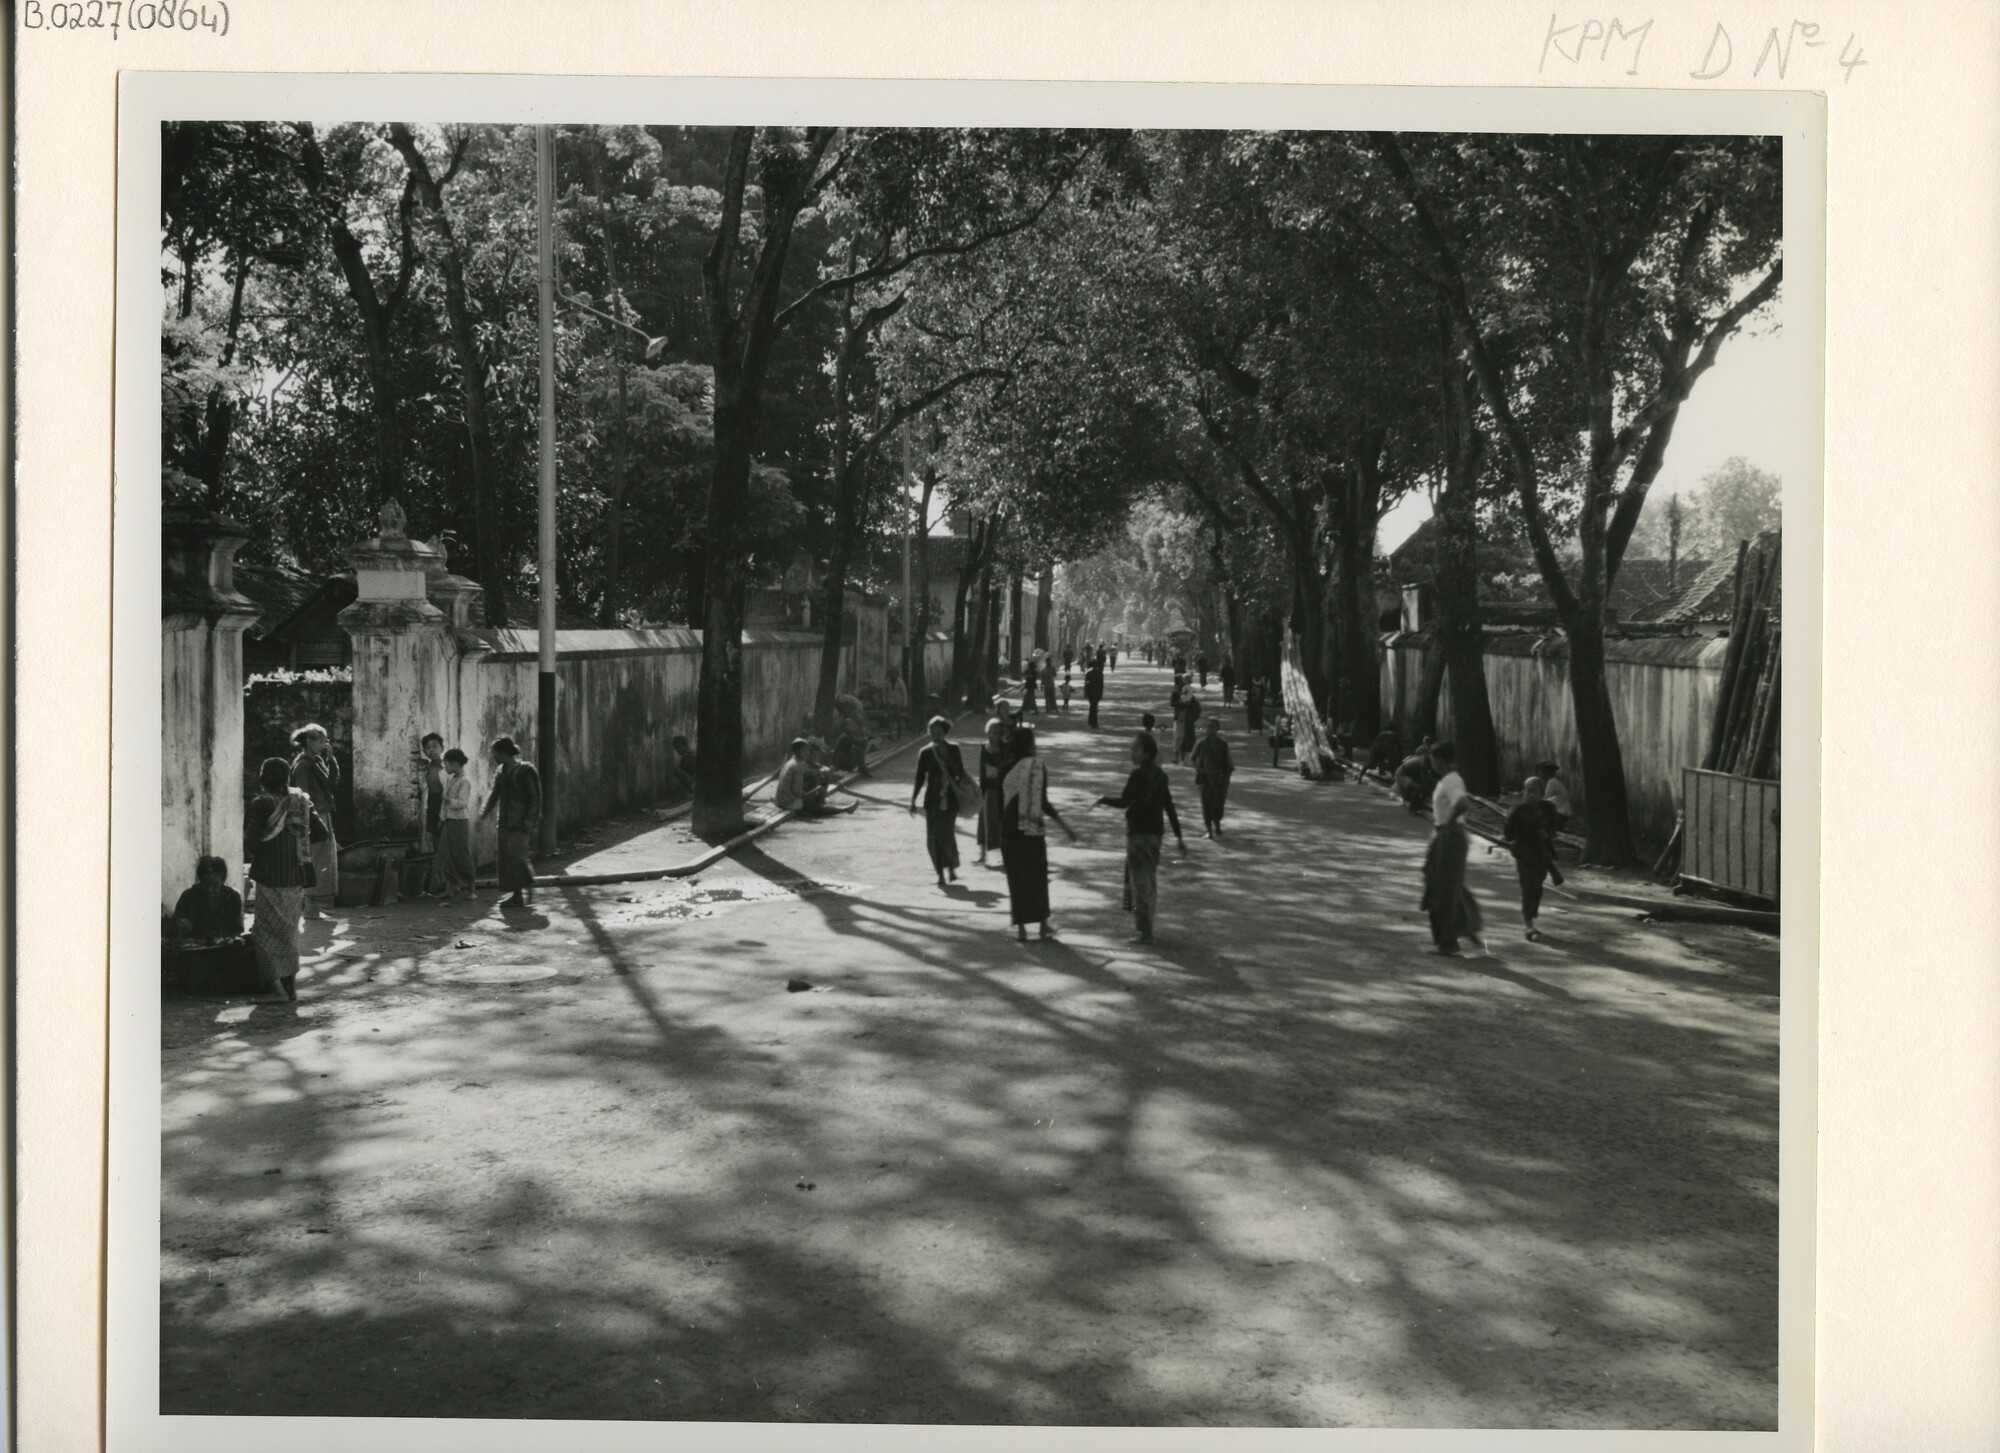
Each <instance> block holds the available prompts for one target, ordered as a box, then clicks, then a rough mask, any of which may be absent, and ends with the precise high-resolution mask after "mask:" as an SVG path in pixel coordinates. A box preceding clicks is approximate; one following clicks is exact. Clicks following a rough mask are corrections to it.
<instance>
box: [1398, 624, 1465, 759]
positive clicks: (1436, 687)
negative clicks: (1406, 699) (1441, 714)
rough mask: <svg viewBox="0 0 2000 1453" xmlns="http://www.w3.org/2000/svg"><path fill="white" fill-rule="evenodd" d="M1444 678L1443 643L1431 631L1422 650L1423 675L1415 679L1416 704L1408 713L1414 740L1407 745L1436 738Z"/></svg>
mask: <svg viewBox="0 0 2000 1453" xmlns="http://www.w3.org/2000/svg"><path fill="white" fill-rule="evenodd" d="M1444 676H1445V653H1444V643H1443V642H1442V641H1440V640H1439V639H1438V636H1437V632H1436V631H1435V630H1433V631H1432V632H1431V641H1430V645H1429V646H1427V647H1425V649H1424V669H1423V674H1422V675H1420V676H1418V677H1417V704H1416V707H1415V709H1414V710H1413V711H1412V712H1411V713H1410V731H1411V733H1412V734H1413V737H1414V740H1412V741H1411V742H1410V743H1409V744H1408V745H1410V746H1415V745H1416V743H1417V742H1420V741H1422V740H1423V739H1424V738H1425V737H1431V738H1433V739H1435V738H1436V736H1437V734H1438V702H1439V701H1440V700H1441V699H1442V697H1443V696H1444ZM1454 709H1456V703H1454Z"/></svg>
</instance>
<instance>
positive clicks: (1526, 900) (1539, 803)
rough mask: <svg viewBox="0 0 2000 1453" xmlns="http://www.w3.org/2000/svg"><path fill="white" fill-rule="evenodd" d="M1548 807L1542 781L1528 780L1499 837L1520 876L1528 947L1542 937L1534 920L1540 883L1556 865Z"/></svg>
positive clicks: (1540, 899)
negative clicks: (1511, 856) (1543, 797)
mask: <svg viewBox="0 0 2000 1453" xmlns="http://www.w3.org/2000/svg"><path fill="white" fill-rule="evenodd" d="M1547 806H1548V804H1547V803H1545V802H1544V801H1543V800H1542V779H1541V778H1539V777H1530V778H1529V779H1528V780H1527V781H1525V782H1523V783H1522V784H1521V801H1520V803H1519V804H1518V805H1517V806H1516V807H1515V808H1514V810H1513V811H1512V812H1510V813H1508V814H1507V826H1506V827H1505V828H1504V829H1503V830H1502V834H1501V836H1502V838H1503V840H1504V841H1505V842H1506V844H1507V846H1508V848H1509V849H1510V850H1511V851H1512V852H1513V854H1514V871H1515V872H1516V873H1517V874H1518V875H1519V876H1520V880H1521V921H1522V922H1523V923H1524V924H1526V925H1527V929H1528V941H1529V942H1530V943H1535V942H1539V941H1540V939H1541V937H1542V934H1541V930H1540V929H1539V928H1537V927H1536V926H1535V918H1536V916H1537V915H1538V914H1539V913H1540V912H1541V911H1542V880H1543V879H1544V878H1546V877H1548V876H1549V873H1550V871H1551V870H1552V869H1553V867H1554V865H1555V853H1554V851H1553V848H1552V844H1551V842H1550V838H1551V836H1552V829H1551V828H1550V827H1549V818H1548V813H1547V812H1546V811H1545V809H1546V807H1547ZM1558 881H1560V880H1558Z"/></svg>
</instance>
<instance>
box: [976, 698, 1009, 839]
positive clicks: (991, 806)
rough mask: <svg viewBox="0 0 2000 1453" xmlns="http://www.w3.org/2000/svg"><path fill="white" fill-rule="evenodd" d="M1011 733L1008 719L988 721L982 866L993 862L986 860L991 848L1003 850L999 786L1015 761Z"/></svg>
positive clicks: (982, 761) (983, 752)
mask: <svg viewBox="0 0 2000 1453" xmlns="http://www.w3.org/2000/svg"><path fill="white" fill-rule="evenodd" d="M1011 734H1012V731H1011V728H1009V727H1008V725H1007V723H1005V722H1003V721H1002V720H1000V718H999V717H997V716H996V717H994V718H993V720H991V721H989V722H987V723H986V741H985V743H984V744H983V745H981V747H980V748H979V801H980V806H979V824H978V829H977V836H978V842H979V866H980V867H982V868H987V867H991V866H993V865H992V864H990V863H988V862H987V861H986V855H987V854H988V853H989V852H993V853H997V852H999V851H1000V789H1001V786H1002V785H1003V784H1004V783H1005V782H1006V780H1007V769H1008V768H1009V767H1011V766H1013V765H1014V754H1013V752H1012V750H1011V749H1010V747H1009V745H1008V738H1009V736H1010V735H1011Z"/></svg>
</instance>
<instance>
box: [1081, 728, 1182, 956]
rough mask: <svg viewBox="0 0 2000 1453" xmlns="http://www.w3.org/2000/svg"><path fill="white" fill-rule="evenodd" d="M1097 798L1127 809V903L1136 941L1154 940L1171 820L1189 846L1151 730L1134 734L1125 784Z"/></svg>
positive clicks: (1176, 835)
mask: <svg viewBox="0 0 2000 1453" xmlns="http://www.w3.org/2000/svg"><path fill="white" fill-rule="evenodd" d="M1097 800H1098V801H1099V802H1101V803H1102V804H1103V805H1104V806H1106V807H1122V808H1124V809H1125V909H1126V911H1127V912H1128V913H1130V914H1131V915H1132V917H1133V920H1134V924H1135V926H1136V928H1137V933H1136V935H1135V936H1134V938H1133V940H1132V941H1133V942H1134V943H1151V942H1152V941H1153V918H1154V912H1155V910H1156V909H1157V908H1158V906H1159V901H1160V890H1159V881H1160V849H1161V848H1162V847H1164V846H1165V845H1166V840H1167V828H1168V827H1169V826H1171V827H1172V828H1173V830H1174V842H1175V843H1176V844H1177V845H1178V846H1179V847H1180V850H1181V851H1182V852H1183V853H1185V852H1186V851H1187V840H1186V839H1185V838H1183V837H1182V836H1181V820H1180V815H1179V814H1178V813H1176V812H1175V811H1174V793H1173V788H1172V786H1171V785H1170V784H1169V783H1168V781H1167V774H1166V773H1165V772H1163V771H1161V770H1160V744H1159V743H1158V742H1156V741H1154V740H1153V735H1152V733H1151V732H1140V733H1138V734H1137V735H1136V736H1134V737H1133V738H1132V775H1131V776H1130V777H1127V778H1126V779H1125V790H1124V791H1123V792H1121V793H1119V794H1118V796H1116V797H1100V798H1098V799H1097Z"/></svg>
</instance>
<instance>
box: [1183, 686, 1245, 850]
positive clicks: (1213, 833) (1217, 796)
mask: <svg viewBox="0 0 2000 1453" xmlns="http://www.w3.org/2000/svg"><path fill="white" fill-rule="evenodd" d="M1202 728H1203V730H1202V735H1201V738H1200V740H1198V741H1197V742H1196V743H1195V744H1194V752H1193V754H1192V757H1193V761H1194V785H1195V790H1196V791H1197V792H1199V793H1200V794H1201V833H1202V836H1203V837H1207V838H1218V837H1221V836H1222V807H1223V803H1224V802H1225V801H1226V800H1227V798H1228V796H1229V777H1230V774H1231V773H1233V772H1234V771H1235V770H1236V769H1235V767H1234V766H1233V765H1232V764H1231V763H1230V760H1229V743H1228V742H1225V741H1224V740H1223V739H1222V719H1221V718H1220V717H1214V716H1212V717H1209V718H1208V719H1207V720H1206V721H1204V722H1203V723H1202Z"/></svg>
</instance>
